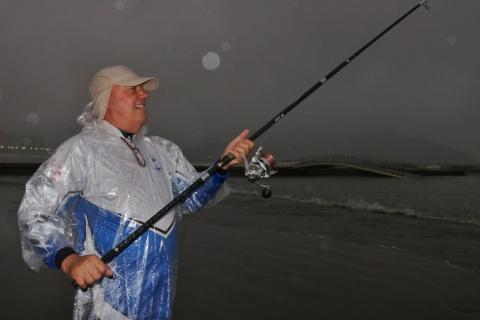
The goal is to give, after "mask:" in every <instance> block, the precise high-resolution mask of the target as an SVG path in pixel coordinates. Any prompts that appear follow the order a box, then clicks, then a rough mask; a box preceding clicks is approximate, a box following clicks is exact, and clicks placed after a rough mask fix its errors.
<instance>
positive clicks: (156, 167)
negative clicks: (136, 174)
mask: <svg viewBox="0 0 480 320" xmlns="http://www.w3.org/2000/svg"><path fill="white" fill-rule="evenodd" d="M150 162H151V163H152V167H153V168H154V169H156V170H158V171H160V170H161V169H162V167H161V166H160V163H158V161H157V159H155V158H150Z"/></svg>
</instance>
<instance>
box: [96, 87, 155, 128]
mask: <svg viewBox="0 0 480 320" xmlns="http://www.w3.org/2000/svg"><path fill="white" fill-rule="evenodd" d="M147 98H148V93H147V92H146V91H145V90H144V89H143V86H142V85H138V86H134V87H125V86H119V85H114V86H113V87H112V90H111V92H110V98H109V100H108V106H107V112H106V113H105V118H104V119H105V120H106V121H108V122H110V123H111V124H112V125H114V126H115V127H117V128H119V129H122V130H124V131H127V132H130V133H134V134H135V133H137V132H138V131H140V129H141V128H142V127H143V125H144V124H145V123H147V111H146V110H145V105H146V103H147Z"/></svg>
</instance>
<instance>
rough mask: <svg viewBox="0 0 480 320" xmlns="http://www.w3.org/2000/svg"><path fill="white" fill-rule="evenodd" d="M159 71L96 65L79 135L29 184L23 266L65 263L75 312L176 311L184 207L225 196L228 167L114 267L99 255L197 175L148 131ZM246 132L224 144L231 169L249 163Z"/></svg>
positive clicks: (158, 315) (134, 315)
mask: <svg viewBox="0 0 480 320" xmlns="http://www.w3.org/2000/svg"><path fill="white" fill-rule="evenodd" d="M157 87H158V80H157V79H156V78H145V77H139V76H138V75H137V74H135V73H134V72H133V71H132V70H130V69H128V68H126V67H124V66H114V67H108V68H105V69H102V70H100V71H99V72H98V73H97V74H96V75H95V76H94V78H93V80H92V83H91V85H90V93H91V96H92V102H91V103H90V104H89V105H87V108H86V110H85V112H84V113H83V114H82V115H81V116H80V117H79V119H78V121H79V122H80V123H81V124H82V125H84V128H83V130H82V132H81V133H79V134H77V135H75V136H73V137H72V138H70V139H69V140H67V141H66V142H64V143H63V144H62V145H60V147H58V149H57V150H56V152H55V153H54V155H53V156H52V157H51V158H50V159H48V160H47V161H46V162H45V163H43V164H42V165H41V166H40V168H39V169H38V170H37V172H36V173H35V174H34V175H33V177H32V178H31V179H30V180H29V182H28V183H27V186H26V192H25V196H24V198H23V201H22V204H21V206H20V209H19V226H20V231H21V238H22V239H21V240H22V251H23V256H24V259H25V261H26V262H27V264H28V265H29V266H30V267H31V268H33V269H38V268H39V267H40V266H41V265H43V264H46V265H47V266H49V267H50V268H54V269H60V270H62V271H63V272H65V273H66V274H67V275H68V276H69V277H70V278H72V279H73V280H74V281H75V282H76V283H77V284H78V286H79V287H81V288H83V289H86V288H89V289H88V290H86V291H80V290H78V291H77V294H76V297H75V307H74V318H75V319H104V320H105V319H170V318H171V316H172V304H173V298H174V289H175V274H176V268H175V265H176V237H177V227H178V224H179V217H180V213H182V212H194V211H197V210H199V209H201V208H203V207H205V206H206V205H210V204H212V203H213V202H216V201H218V200H220V199H221V198H223V197H224V196H225V195H226V190H224V188H223V187H222V184H223V182H224V181H225V179H226V178H227V176H228V173H227V171H224V172H219V173H216V174H215V175H213V176H212V177H211V178H210V179H209V180H208V181H207V183H206V184H204V185H203V186H202V187H200V188H199V189H198V190H197V191H196V192H194V194H193V195H192V196H190V197H189V198H188V199H187V200H186V201H185V202H184V203H183V204H182V206H177V208H175V209H174V210H171V211H170V212H169V213H168V214H167V215H165V216H164V217H163V218H162V219H161V220H160V221H158V222H157V223H156V224H155V226H154V228H151V229H150V230H149V231H148V232H147V233H145V234H144V235H143V236H142V237H140V238H139V239H137V240H136V241H135V242H134V243H133V244H132V245H131V246H130V247H129V248H127V249H126V250H125V251H124V252H123V253H122V254H120V255H119V256H118V257H117V258H116V259H115V260H114V261H112V262H111V263H110V266H107V265H105V264H104V263H103V262H102V260H101V259H100V258H99V257H101V256H103V255H104V254H105V253H106V252H108V251H109V250H110V249H112V248H113V247H114V246H115V244H117V243H119V242H120V241H121V240H123V239H125V238H126V237H127V235H128V234H130V233H131V232H132V231H133V230H135V229H136V228H137V227H138V226H140V225H141V224H142V223H143V222H145V221H146V220H147V219H148V218H149V217H151V216H152V215H153V214H155V213H156V212H157V211H158V210H160V209H161V208H162V207H163V206H164V205H165V204H167V203H168V202H169V201H170V200H171V199H173V197H174V196H175V195H177V194H179V193H180V192H181V191H183V190H184V189H185V188H186V187H188V185H189V184H190V183H191V182H193V181H194V180H195V179H196V178H197V176H198V173H197V172H196V171H195V169H194V168H193V167H192V165H191V164H190V163H189V162H188V161H187V160H186V159H185V157H184V156H183V154H182V152H181V150H180V149H179V148H178V147H177V146H176V145H175V144H174V143H172V142H170V141H168V140H166V139H163V138H160V137H147V136H145V132H146V127H145V124H146V122H147V112H146V109H145V107H146V102H147V98H148V91H152V90H155V89H157ZM247 135H248V130H244V131H243V132H242V133H241V134H240V135H239V136H238V137H236V138H235V139H234V140H233V141H232V142H231V143H230V144H229V145H228V146H227V147H226V149H225V151H224V153H223V155H225V154H227V153H229V152H230V153H233V154H234V155H235V160H233V161H232V162H231V163H230V164H229V165H228V166H227V167H225V168H224V169H228V167H230V166H232V165H236V164H240V163H242V162H243V157H244V156H246V155H247V154H248V152H250V150H251V148H252V147H253V142H252V141H250V140H248V139H247Z"/></svg>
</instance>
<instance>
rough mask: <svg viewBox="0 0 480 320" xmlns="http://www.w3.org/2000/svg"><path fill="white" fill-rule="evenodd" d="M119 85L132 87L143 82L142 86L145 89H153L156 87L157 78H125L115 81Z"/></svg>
mask: <svg viewBox="0 0 480 320" xmlns="http://www.w3.org/2000/svg"><path fill="white" fill-rule="evenodd" d="M116 84H118V85H120V86H126V87H133V86H138V85H140V84H143V88H144V89H145V90H147V91H154V90H157V89H158V79H157V78H148V77H138V78H134V79H131V80H126V81H122V82H118V83H116Z"/></svg>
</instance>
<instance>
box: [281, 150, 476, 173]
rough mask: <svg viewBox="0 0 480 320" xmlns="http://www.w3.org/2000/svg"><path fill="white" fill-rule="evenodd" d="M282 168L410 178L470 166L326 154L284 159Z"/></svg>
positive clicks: (464, 168)
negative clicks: (351, 171)
mask: <svg viewBox="0 0 480 320" xmlns="http://www.w3.org/2000/svg"><path fill="white" fill-rule="evenodd" d="M278 167H279V168H281V167H284V168H293V169H295V168H297V169H307V168H322V167H323V168H335V167H337V168H349V169H354V170H359V171H361V172H367V173H371V174H375V175H379V176H385V177H393V178H411V177H418V176H436V175H465V174H466V171H468V170H471V169H472V168H471V166H453V165H434V164H431V165H418V164H411V163H405V162H398V161H392V160H387V159H381V158H368V157H356V156H343V155H335V156H326V157H318V158H315V159H306V160H293V161H285V162H281V163H279V164H278Z"/></svg>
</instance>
